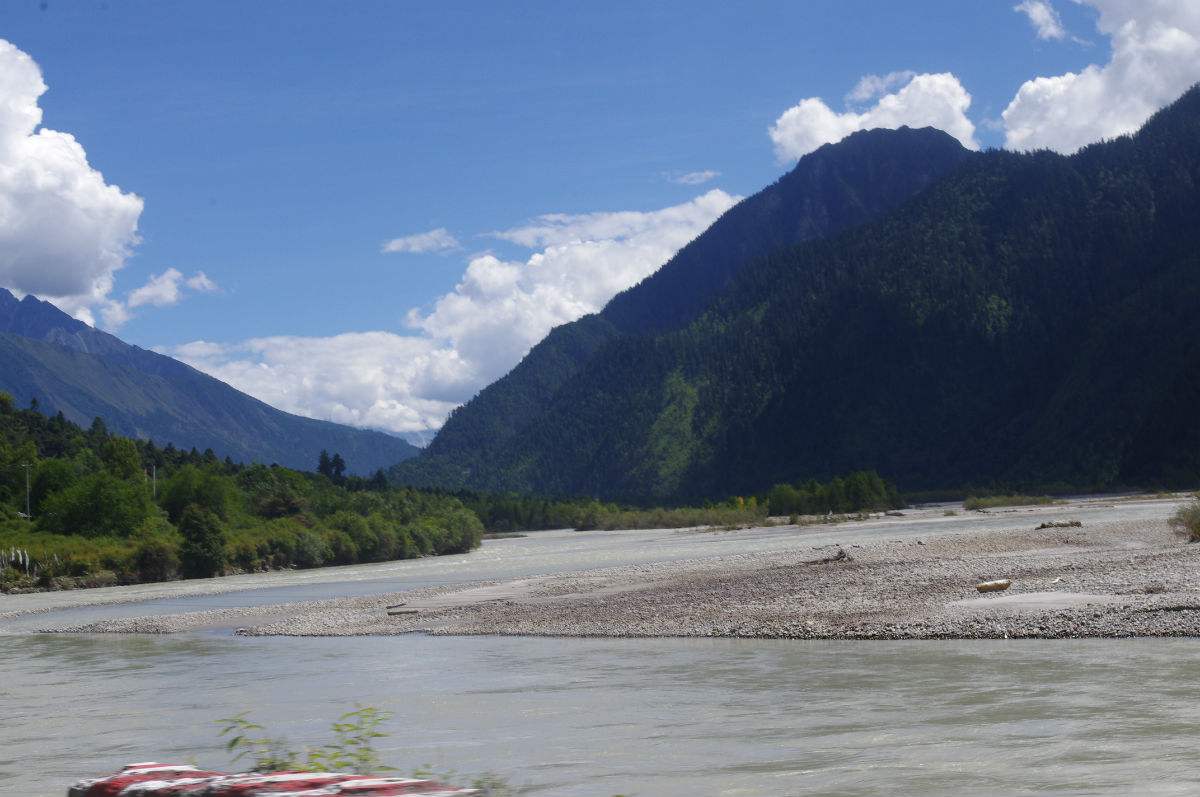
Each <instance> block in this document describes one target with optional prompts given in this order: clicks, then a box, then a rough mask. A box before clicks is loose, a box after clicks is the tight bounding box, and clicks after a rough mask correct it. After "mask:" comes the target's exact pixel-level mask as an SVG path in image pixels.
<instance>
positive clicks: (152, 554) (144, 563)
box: [133, 536, 180, 582]
mask: <svg viewBox="0 0 1200 797" xmlns="http://www.w3.org/2000/svg"><path fill="white" fill-rule="evenodd" d="M179 565H180V562H179V553H178V546H176V545H174V544H172V542H171V541H170V540H168V539H165V538H164V537H158V536H153V537H149V536H148V537H144V538H143V539H142V540H140V541H139V542H138V543H137V547H135V548H134V549H133V566H134V569H135V570H136V572H137V578H138V581H142V582H148V581H170V580H171V579H173V578H175V577H176V576H178V575H179Z"/></svg>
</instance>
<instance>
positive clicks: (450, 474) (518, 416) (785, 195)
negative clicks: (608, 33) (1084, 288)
mask: <svg viewBox="0 0 1200 797" xmlns="http://www.w3.org/2000/svg"><path fill="white" fill-rule="evenodd" d="M969 155H970V153H969V152H968V151H967V150H966V149H964V148H963V147H962V145H961V144H959V143H958V141H956V140H955V139H954V138H953V137H951V136H949V135H947V134H946V133H943V132H941V131H940V130H934V129H932V128H925V129H922V130H912V129H909V128H901V129H899V130H871V131H864V132H860V133H855V134H854V135H851V136H849V137H848V138H846V139H845V140H844V141H842V142H840V143H838V144H834V145H828V146H824V147H821V148H820V149H819V150H817V151H816V152H813V153H811V154H810V155H807V156H806V157H804V158H802V159H801V160H800V162H799V163H797V164H796V166H795V168H794V169H792V171H790V172H789V173H787V174H786V175H784V176H783V177H782V178H780V179H779V180H778V181H777V182H776V183H775V184H773V185H771V186H768V187H767V188H765V189H763V190H762V191H760V192H758V193H757V194H755V195H754V196H751V197H749V198H747V199H745V200H743V201H742V202H740V203H738V204H737V205H736V206H735V207H733V208H731V209H730V210H729V211H727V212H726V213H725V214H724V215H723V216H722V217H721V218H720V219H718V220H717V221H716V222H715V223H714V224H713V225H712V227H710V228H709V229H708V230H707V231H705V232H704V234H702V235H700V236H699V237H697V238H696V239H695V240H694V241H692V242H691V243H690V244H688V245H687V246H685V247H684V248H683V249H681V250H680V251H679V252H678V253H677V254H676V255H675V256H674V257H673V258H672V259H671V260H670V261H669V262H667V263H666V264H665V265H664V266H663V267H662V268H661V269H659V270H658V271H657V272H655V273H654V274H653V275H651V276H650V277H648V278H646V279H645V280H643V281H642V282H641V283H640V284H639V285H637V286H635V287H633V288H630V289H629V290H627V291H625V292H624V293H622V294H620V295H618V296H617V297H615V298H614V299H613V300H612V302H610V303H609V305H608V306H607V307H605V308H604V310H603V312H601V313H599V314H597V315H589V316H585V317H583V318H581V319H579V320H578V321H575V322H573V323H570V324H565V325H563V326H561V327H558V328H557V329H554V330H553V331H551V333H550V334H549V335H548V336H547V337H546V338H545V339H544V340H543V341H542V342H541V343H539V344H538V345H537V346H535V347H534V348H533V350H532V351H530V352H529V354H528V355H527V356H526V357H525V359H524V360H522V362H521V363H520V364H519V365H518V366H517V367H516V368H515V369H513V371H512V372H510V373H509V374H508V375H507V376H505V377H504V378H502V379H500V380H499V381H497V382H495V383H494V384H492V385H490V386H489V387H487V388H486V389H485V390H483V391H482V392H481V393H480V394H479V395H478V396H476V397H475V398H474V399H473V400H472V401H471V402H469V403H468V404H467V405H466V406H464V407H462V408H460V409H459V410H457V411H456V412H454V413H453V414H452V415H451V416H450V419H449V420H448V421H447V423H446V425H445V426H444V427H443V428H442V429H441V431H440V432H439V433H438V435H437V438H436V439H435V440H434V441H433V443H432V444H431V446H430V449H429V452H428V455H427V456H423V457H422V458H421V459H420V461H419V462H418V461H413V462H412V463H411V465H409V466H403V467H401V468H399V469H397V472H396V473H395V474H394V475H395V476H396V478H398V479H399V480H400V481H403V482H406V483H410V482H411V483H416V484H423V485H437V486H454V487H463V486H470V487H476V488H485V489H507V488H508V487H509V486H511V485H513V484H521V485H526V484H529V482H527V481H526V480H524V479H522V478H517V479H516V480H514V479H513V478H512V477H513V474H511V473H500V472H498V471H496V470H495V469H494V468H492V465H491V463H493V462H495V461H496V460H497V458H498V457H500V458H502V457H504V456H506V455H507V453H508V452H510V451H512V450H515V449H519V448H520V447H521V446H522V445H523V442H522V441H521V438H523V437H526V436H527V432H526V430H525V426H526V425H527V424H529V423H531V422H534V421H535V419H537V418H539V417H540V416H541V414H542V413H544V412H546V411H547V410H548V409H549V408H550V405H551V403H552V402H553V401H554V397H555V396H556V395H557V393H558V391H559V390H560V389H561V388H562V387H563V386H564V385H566V384H568V383H569V382H570V380H571V379H572V378H573V377H574V376H575V375H576V373H578V372H579V371H580V369H582V368H583V367H584V366H585V364H587V363H588V362H589V361H590V360H591V359H592V357H593V356H594V355H596V353H597V352H598V351H606V350H619V347H620V346H621V345H622V341H621V339H622V338H624V337H627V336H637V335H645V334H652V333H655V332H662V331H666V330H671V329H677V328H679V327H681V326H685V325H686V324H687V323H689V322H690V321H692V320H694V319H695V318H696V316H698V315H699V314H700V313H701V312H703V311H704V309H705V308H706V307H707V306H708V305H709V304H710V303H711V302H712V300H713V297H715V296H716V295H717V294H718V293H719V292H720V291H721V290H722V289H724V288H725V287H726V286H727V285H728V284H729V282H730V280H731V279H732V278H733V277H734V276H735V275H736V274H737V272H738V270H739V269H740V268H741V267H742V266H744V265H745V264H746V263H749V262H752V261H753V260H755V259H756V258H759V257H762V256H763V255H766V254H767V253H769V252H771V251H774V250H776V249H778V248H779V247H781V246H784V245H788V244H794V243H797V242H800V241H805V240H809V239H814V238H820V237H822V236H825V235H829V234H832V233H835V232H837V231H839V230H843V229H846V228H848V227H852V226H855V225H858V224H862V223H863V222H865V221H867V220H869V219H872V218H875V217H877V216H879V215H880V214H881V213H883V212H885V211H887V210H889V209H891V208H894V207H896V206H897V205H899V204H900V203H902V202H903V201H905V200H906V199H909V198H911V197H912V196H913V195H915V194H916V193H918V192H919V191H921V190H922V189H924V188H926V187H927V186H929V185H930V184H931V183H932V182H933V181H934V180H936V179H937V178H939V177H941V176H942V175H944V174H946V173H947V172H949V171H950V170H951V169H953V168H954V167H955V166H957V165H958V164H960V163H962V162H963V161H964V160H965V159H966V158H967V157H969Z"/></svg>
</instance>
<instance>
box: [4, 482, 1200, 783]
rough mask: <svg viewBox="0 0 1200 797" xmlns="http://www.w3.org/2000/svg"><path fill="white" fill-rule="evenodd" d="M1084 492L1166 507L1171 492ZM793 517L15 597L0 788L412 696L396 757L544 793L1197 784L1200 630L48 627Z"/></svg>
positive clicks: (217, 761) (580, 559)
mask: <svg viewBox="0 0 1200 797" xmlns="http://www.w3.org/2000/svg"><path fill="white" fill-rule="evenodd" d="M1080 511H1087V512H1095V513H1097V514H1096V517H1099V516H1101V515H1104V513H1107V514H1106V515H1104V516H1108V515H1111V514H1112V513H1133V515H1132V516H1141V515H1139V514H1138V513H1142V514H1145V515H1146V516H1147V517H1150V516H1157V515H1155V513H1158V515H1161V514H1162V513H1164V512H1166V511H1167V508H1166V507H1164V506H1159V507H1155V506H1151V505H1149V504H1145V505H1141V506H1131V507H1128V508H1125V507H1123V508H1120V509H1111V508H1109V509H1104V508H1096V509H1087V510H1083V509H1080V510H1078V511H1076V513H1075V514H1076V515H1077V516H1078V515H1079V512H1080ZM1047 512H1051V510H1047ZM1029 517H1030V518H1033V516H1032V515H1030V516H1029ZM1034 519H1036V518H1034ZM962 522H966V521H965V520H963V521H962ZM972 522H973V521H972ZM979 522H987V523H990V522H994V521H992V520H986V519H984V520H980V521H979ZM1009 522H1012V521H1011V520H1010V521H1009ZM1027 522H1028V518H1026V517H1022V518H1021V519H1020V520H1019V523H1020V524H1022V525H1023V524H1025V523H1027ZM939 523H940V524H941V525H938V524H939ZM954 528H955V525H954V524H951V523H945V522H942V521H941V520H940V519H938V520H937V521H935V520H932V519H928V520H920V521H916V520H911V521H907V522H906V521H900V522H897V523H894V524H886V523H885V524H878V525H870V524H862V525H858V526H856V527H854V528H849V527H847V528H846V529H841V530H831V531H829V532H827V533H828V534H829V535H835V536H836V535H839V534H840V535H842V539H845V540H851V539H857V538H867V537H870V536H873V535H877V534H887V535H889V536H890V537H898V536H902V535H906V534H910V533H919V534H923V535H926V536H928V535H931V534H935V533H942V532H946V533H952V532H953V530H954ZM825 533H826V532H820V533H812V532H808V533H807V536H805V537H804V543H805V544H810V543H813V544H820V543H821V540H822V539H824V537H822V536H821V534H825ZM791 535H792V536H791V537H789V533H788V532H780V531H776V530H772V531H763V532H761V533H755V534H753V535H748V536H745V537H741V538H733V537H731V536H729V535H725V536H721V535H679V534H674V533H670V532H636V533H634V532H627V533H622V534H620V535H589V536H586V537H585V536H571V535H569V534H565V533H564V534H553V535H546V536H543V537H531V538H526V539H524V540H497V541H495V542H491V543H488V544H487V546H486V547H485V549H484V550H483V551H481V552H479V553H478V554H472V555H470V556H467V557H461V558H458V564H454V563H452V562H449V561H444V562H441V563H438V562H429V561H428V560H426V562H413V563H400V564H399V565H396V564H392V565H387V566H378V568H379V569H376V570H371V569H358V570H347V571H346V573H345V574H344V577H343V578H342V579H337V578H336V574H334V577H333V580H325V579H317V580H315V581H305V580H303V579H301V580H300V581H287V580H286V579H284V580H278V579H276V580H271V579H269V578H267V579H265V580H264V582H263V583H265V584H269V585H271V586H270V587H269V588H260V589H247V590H245V591H240V592H236V593H227V594H222V595H208V596H194V597H187V596H186V595H185V594H182V593H183V592H186V590H187V589H188V588H187V587H186V585H185V586H180V587H177V588H176V590H177V592H178V593H179V594H166V595H163V594H159V597H158V598H157V599H156V600H155V601H153V602H149V603H143V604H134V605H127V606H118V607H114V606H107V607H100V608H65V609H61V610H59V611H56V612H54V613H52V614H48V615H38V616H33V617H31V618H23V619H21V620H20V621H19V622H10V623H9V624H8V625H7V626H5V628H7V633H5V634H2V635H0V793H2V794H5V795H56V796H60V795H63V794H65V788H66V785H67V784H69V783H70V782H72V781H73V780H75V779H77V778H79V777H83V776H86V775H91V774H98V773H103V772H107V771H110V770H113V769H115V768H117V767H119V766H120V765H122V764H124V763H127V762H130V761H137V760H155V759H157V760H184V761H188V760H194V761H196V762H197V763H200V764H203V765H208V766H218V767H220V766H226V765H228V764H229V759H228V756H227V754H226V753H225V752H224V751H223V750H222V749H221V746H220V743H219V740H218V739H217V736H216V725H215V723H214V720H216V719H217V718H219V717H222V716H227V715H229V714H231V713H235V712H238V711H242V710H245V709H250V710H251V711H252V714H253V716H254V717H255V718H257V719H259V720H260V721H263V722H264V724H267V725H269V726H270V727H271V729H272V730H276V731H278V732H279V733H280V734H282V735H285V736H287V737H288V738H289V739H290V740H291V741H292V742H293V743H294V745H295V746H303V745H304V744H306V743H320V742H323V741H325V739H326V736H327V734H326V733H325V728H326V727H327V725H328V723H329V722H330V721H331V720H332V719H333V718H334V717H335V716H336V715H337V714H338V713H340V712H341V711H344V710H346V709H347V708H350V707H353V705H354V704H355V703H356V702H357V703H366V704H372V705H376V706H379V707H381V708H386V709H390V710H391V711H393V712H395V719H394V720H393V721H392V722H391V723H389V727H388V728H387V729H388V730H389V731H390V733H391V735H390V736H389V737H387V738H386V739H383V740H381V744H380V749H381V751H382V753H383V757H384V759H385V760H387V761H389V762H391V763H393V764H394V765H396V766H398V767H400V768H401V769H411V768H416V767H420V766H426V765H427V766H430V767H432V768H433V769H434V770H437V771H450V770H454V771H457V772H459V773H464V774H466V775H473V774H479V773H483V772H485V771H491V772H496V773H500V774H502V775H504V776H505V777H506V778H508V779H509V780H510V781H511V782H513V783H514V784H518V785H522V786H527V787H529V789H530V791H529V792H528V793H530V794H542V795H579V796H580V797H582V796H584V795H589V796H590V795H597V796H600V797H609V796H610V795H614V794H623V795H655V796H656V797H673V796H674V795H845V796H847V797H848V796H849V795H891V794H896V795H901V794H903V795H1001V794H1055V795H1058V794H1061V795H1098V794H1103V795H1192V794H1197V793H1200V763H1198V755H1197V751H1196V748H1197V739H1200V695H1198V694H1197V692H1198V689H1197V685H1198V684H1200V656H1197V650H1198V648H1197V643H1196V642H1195V641H1194V640H1189V639H1178V640H1121V641H1117V640H1097V641H1036V642H1035V641H963V642H904V643H884V642H866V643H852V642H846V643H841V642H795V641H753V640H672V639H663V640H594V639H537V638H505V637H469V638H437V637H425V636H417V635H413V636H402V637H383V638H349V639H314V638H261V637H255V638H242V637H237V636H234V635H232V634H231V633H230V632H229V631H228V630H213V631H207V632H204V633H195V634H186V635H177V636H169V637H126V636H52V635H39V634H33V633H29V632H30V631H31V629H32V628H34V627H36V626H37V625H38V624H39V623H40V624H47V623H49V622H50V620H49V619H47V618H53V619H54V620H55V621H57V620H60V619H62V620H72V619H79V618H83V617H89V616H94V615H95V614H96V613H102V614H113V613H118V614H126V615H132V614H145V613H152V612H160V611H180V610H181V609H185V608H208V607H211V606H216V605H231V604H232V605H249V604H254V603H258V604H262V603H270V602H277V601H278V600H280V599H289V600H295V599H301V598H308V597H316V596H321V595H329V594H363V593H366V592H370V591H380V592H381V591H386V590H388V589H395V588H397V587H398V586H403V585H404V584H405V583H411V584H418V583H427V582H432V581H437V580H439V578H440V579H441V580H448V579H459V578H462V579H463V580H466V578H467V576H471V577H475V578H478V577H486V576H482V575H481V574H484V573H487V572H493V571H494V572H500V571H503V572H506V573H509V574H511V575H516V574H519V573H520V572H521V571H523V570H524V571H528V572H530V573H533V572H549V571H551V570H554V569H555V564H554V563H555V561H558V560H556V559H555V557H561V564H562V565H563V566H564V567H565V566H566V564H567V563H568V562H573V563H574V564H575V566H580V564H581V563H590V564H592V565H593V566H607V565H609V564H614V563H619V561H623V560H633V561H647V560H649V559H656V558H671V557H676V558H678V557H683V556H687V555H693V556H694V555H697V554H696V553H695V550H704V551H714V552H716V549H723V548H724V547H725V546H737V547H741V548H745V546H747V545H749V546H751V547H753V548H755V549H759V548H762V547H767V548H769V547H771V546H775V545H787V544H791V545H795V544H796V540H795V534H794V532H793V533H791ZM705 546H708V547H705ZM567 549H570V551H569V552H567V553H563V551H565V550H567ZM471 557H477V558H475V559H472V558H471ZM405 565H407V566H405ZM439 568H440V570H439ZM372 574H375V575H376V576H378V577H377V578H374V579H372V578H371V577H370V576H371V575H372ZM406 574H407V577H406ZM325 576H326V577H330V576H331V574H330V573H328V572H326V573H325ZM210 583H211V582H210ZM241 586H246V585H245V584H242V585H241ZM180 591H182V592H180ZM36 598H37V596H33V598H30V600H33V599H36ZM43 600H46V601H52V599H51V597H46V598H43ZM53 600H58V601H61V600H62V598H54V599H53ZM21 605H22V606H23V607H24V606H28V601H27V602H26V603H24V604H21ZM47 605H52V603H50V604H47Z"/></svg>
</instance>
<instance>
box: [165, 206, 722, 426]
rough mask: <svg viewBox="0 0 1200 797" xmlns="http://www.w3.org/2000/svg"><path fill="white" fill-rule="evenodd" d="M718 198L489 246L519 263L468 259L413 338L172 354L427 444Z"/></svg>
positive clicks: (587, 221) (678, 240) (271, 340)
mask: <svg viewBox="0 0 1200 797" xmlns="http://www.w3.org/2000/svg"><path fill="white" fill-rule="evenodd" d="M737 201H738V197H734V196H730V195H729V194H727V193H725V192H724V191H720V190H717V189H714V190H711V191H708V192H707V193H705V194H702V195H701V196H698V197H696V198H695V199H693V200H691V201H690V202H685V203H683V204H680V205H675V206H672V207H668V208H663V209H661V210H654V211H647V212H642V211H630V212H615V213H587V214H550V215H545V216H539V217H538V218H536V219H533V220H532V221H530V222H529V223H528V224H525V225H523V226H520V227H516V228H513V229H508V230H502V231H499V232H495V233H492V235H493V236H494V237H495V238H497V239H499V240H503V241H507V242H510V243H514V244H517V245H518V246H521V247H523V248H525V249H528V250H530V254H529V255H528V256H527V257H525V258H523V259H516V260H506V259H502V258H500V257H497V256H496V255H494V254H481V255H476V256H474V257H472V258H470V259H469V260H468V262H467V264H466V269H465V271H464V273H463V276H462V278H461V279H460V280H459V282H458V284H457V285H455V286H454V289H453V290H451V291H450V292H448V293H446V294H445V295H443V296H441V297H440V298H439V299H437V301H435V302H434V303H433V304H432V306H431V307H429V308H427V309H424V310H422V309H413V310H411V311H410V312H409V313H408V315H407V316H406V323H407V325H408V327H409V330H410V332H409V334H399V333H396V332H389V331H377V332H362V333H346V334H343V335H335V336H333V337H328V338H313V337H289V336H278V337H264V338H255V339H252V340H247V341H243V342H241V343H235V344H217V343H212V342H208V341H195V342H193V343H189V344H185V345H183V346H179V347H177V348H175V349H173V350H169V351H168V352H167V353H169V354H172V355H174V356H176V357H178V358H179V359H181V360H183V361H185V362H187V363H189V364H191V365H193V366H195V367H196V368H199V369H200V370H202V371H206V372H208V373H210V374H212V375H213V376H216V377H217V378H218V379H221V380H223V381H225V382H228V383H229V384H231V385H233V386H234V387H237V388H238V389H240V390H243V391H245V392H247V393H250V394H251V395H254V396H257V397H258V398H261V399H262V400H264V401H266V402H268V403H269V404H273V405H274V406H277V407H280V408H281V409H284V410H287V411H289V412H295V413H298V414H301V415H308V416H312V417H317V418H327V419H329V420H333V421H337V422H340V423H348V424H352V425H355V426H367V427H372V428H377V429H384V430H387V431H391V432H396V433H402V434H409V435H412V434H414V433H416V434H420V433H422V432H428V431H431V430H435V429H437V428H439V427H440V426H441V425H442V423H443V422H444V421H445V419H446V416H447V415H448V414H449V412H450V410H452V409H453V408H454V407H455V406H457V405H459V404H461V403H462V402H464V401H466V400H467V399H469V398H470V397H471V396H472V395H474V394H475V393H476V392H478V391H479V390H480V389H481V388H483V387H485V386H486V385H487V384H489V383H490V382H492V381H494V380H495V379H497V378H499V377H500V376H502V375H504V374H505V373H506V372H507V371H509V370H510V369H511V368H512V367H513V366H514V365H516V364H517V363H518V362H519V361H520V360H521V358H522V357H524V356H525V354H526V352H528V351H529V349H530V348H531V347H532V346H533V345H534V344H536V343H537V342H538V341H539V340H541V339H542V338H543V337H545V335H546V333H547V332H549V331H550V330H551V329H552V328H553V327H555V326H558V325H559V324H564V323H567V322H568V321H573V320H575V319H577V318H579V317H580V316H582V315H584V314H586V313H592V312H596V311H598V310H600V309H601V308H602V307H603V306H604V305H605V304H606V303H607V302H608V300H609V299H611V298H612V297H613V296H614V295H615V294H616V293H618V292H619V291H621V290H624V289H625V288H628V287H629V286H631V285H633V284H635V283H637V282H638V281H640V280H641V279H643V278H644V277H646V276H648V275H649V274H651V273H653V272H654V271H655V270H656V269H657V268H658V267H659V266H661V265H662V264H663V263H665V262H666V261H667V260H668V259H670V257H671V255H673V254H674V253H675V252H676V251H677V250H678V249H680V248H681V247H682V246H683V245H684V244H686V243H688V242H689V241H690V240H692V239H693V238H695V237H696V236H697V235H699V234H700V233H701V232H702V231H704V230H705V229H706V228H707V227H708V226H709V225H710V224H711V223H712V222H713V221H715V220H716V218H717V217H718V216H720V215H721V214H722V213H724V212H725V211H726V210H728V209H729V208H730V207H732V206H733V205H734V204H735V203H736V202H737Z"/></svg>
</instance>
